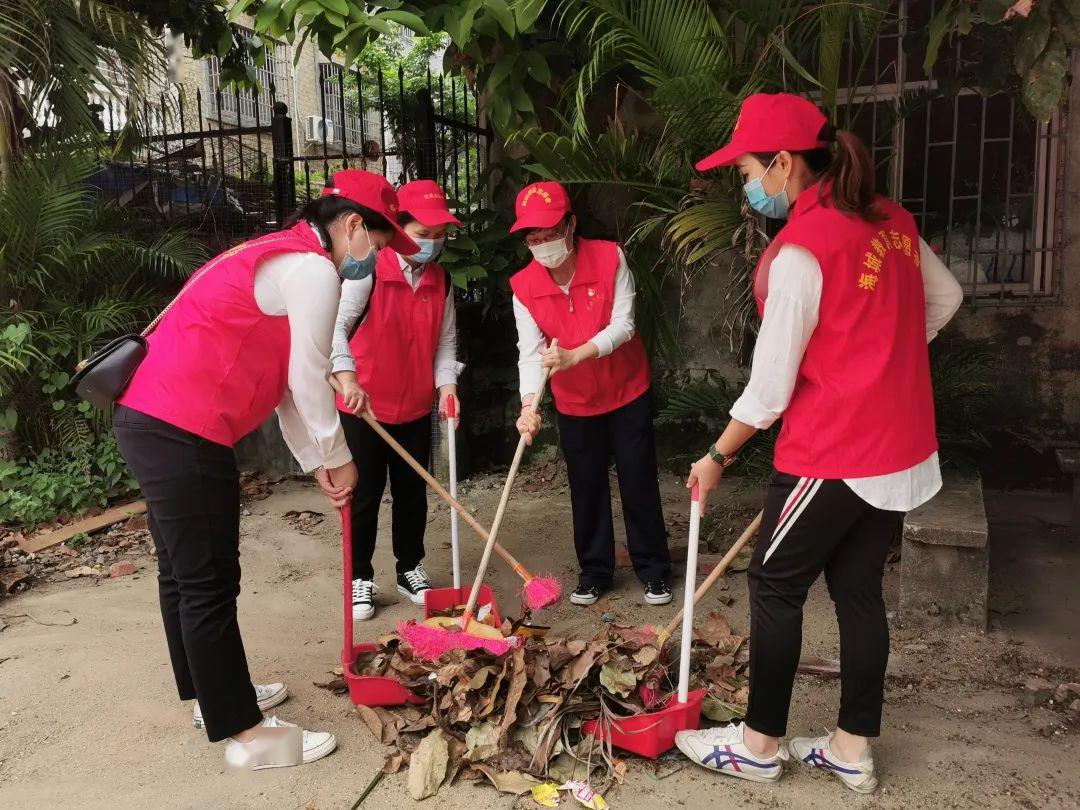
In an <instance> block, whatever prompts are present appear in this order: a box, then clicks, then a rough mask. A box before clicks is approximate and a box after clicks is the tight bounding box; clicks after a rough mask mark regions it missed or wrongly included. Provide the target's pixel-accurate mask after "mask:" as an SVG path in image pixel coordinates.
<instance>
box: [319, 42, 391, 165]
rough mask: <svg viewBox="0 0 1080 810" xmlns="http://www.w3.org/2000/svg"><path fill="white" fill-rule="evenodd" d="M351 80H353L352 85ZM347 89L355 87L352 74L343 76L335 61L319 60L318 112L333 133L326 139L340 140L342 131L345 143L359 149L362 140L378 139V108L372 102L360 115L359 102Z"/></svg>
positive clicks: (341, 69) (379, 124) (356, 149)
mask: <svg viewBox="0 0 1080 810" xmlns="http://www.w3.org/2000/svg"><path fill="white" fill-rule="evenodd" d="M350 81H351V82H353V85H352V87H351V88H350V87H349V83H350ZM350 89H352V90H356V85H355V74H352V73H350V75H349V76H346V75H345V73H344V68H342V66H341V65H339V64H337V63H335V62H320V63H319V93H320V96H321V98H320V102H319V104H320V107H319V111H320V115H321V116H322V117H323V118H325V119H326V120H328V121H330V122H331V124H332V125H331V127H329V129H328V133H329V132H333V138H329V137H328V138H327V140H331V141H336V142H338V143H340V142H341V137H342V133H343V132H344V134H345V144H346V146H347V147H348V148H350V149H353V150H355V151H359V150H360V147H361V145H362V144H363V143H364V141H365V140H370V139H373V138H374V139H376V140H377V139H378V137H379V127H380V126H381V125H382V124H381V121H380V118H379V111H378V109H375V108H374V107H373V106H372V105H368V109H365V110H363V115H362V116H361V108H360V104H359V103H358V102H357V97H356V96H355V95H354V94H353V93H351V92H349V91H350ZM343 93H344V103H343V102H342V99H343Z"/></svg>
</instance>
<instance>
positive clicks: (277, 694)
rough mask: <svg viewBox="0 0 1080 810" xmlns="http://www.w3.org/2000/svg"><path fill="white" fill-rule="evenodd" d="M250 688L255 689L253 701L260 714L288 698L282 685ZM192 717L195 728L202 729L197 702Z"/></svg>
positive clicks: (201, 718) (286, 689)
mask: <svg viewBox="0 0 1080 810" xmlns="http://www.w3.org/2000/svg"><path fill="white" fill-rule="evenodd" d="M252 686H254V687H255V700H257V701H258V703H259V711H261V712H265V711H266V710H267V709H272V708H274V707H275V706H277V705H279V704H281V703H284V702H285V698H287V697H288V696H289V688H288V687H287V686H285V684H283V683H267V684H258V683H256V684H252ZM194 715H195V716H194V723H195V728H204V727H205V726H206V723H204V722H203V716H202V709H201V708H199V701H197V700H196V701H195V711H194Z"/></svg>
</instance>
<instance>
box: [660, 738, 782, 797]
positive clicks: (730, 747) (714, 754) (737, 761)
mask: <svg viewBox="0 0 1080 810" xmlns="http://www.w3.org/2000/svg"><path fill="white" fill-rule="evenodd" d="M675 745H677V746H679V750H680V751H682V752H683V753H684V754H686V756H687V757H689V758H690V760H691V761H692V762H694V763H696V764H697V765H700V766H701V767H702V768H708V769H709V770H710V771H717V772H719V773H726V774H729V775H730V776H737V777H738V778H739V779H749V780H750V781H752V782H776V781H778V780H779V779H780V776H781V774H783V772H784V765H783V763H784V762H786V761H787V759H788V752H787V749H786V748H784V746H783V744H781V745H780V748H779V750H778V751H777V752H776V754H774V755H773V756H771V757H768V758H766V759H762V758H761V757H759V756H756V755H755V754H752V753H750V749H749V748H747V747H746V746H745V745H744V744H743V724H742V723H739V724H738V725H737V726H717V727H715V728H706V729H701V730H700V731H680V732H678V733H677V734H676V735H675Z"/></svg>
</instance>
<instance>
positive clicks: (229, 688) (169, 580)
mask: <svg viewBox="0 0 1080 810" xmlns="http://www.w3.org/2000/svg"><path fill="white" fill-rule="evenodd" d="M113 430H114V432H115V434H116V441H117V443H118V444H119V446H120V453H121V454H122V455H123V456H124V460H125V461H126V462H127V463H128V466H129V467H130V468H131V471H132V472H133V473H134V474H135V477H136V478H137V479H138V480H139V486H140V487H142V492H143V497H145V498H146V504H147V514H148V522H149V525H150V533H151V534H152V535H153V537H154V545H155V546H156V547H157V558H158V595H159V599H160V602H161V618H162V620H163V621H164V623H165V640H166V642H167V643H168V646H169V658H170V659H171V661H172V669H173V675H174V676H175V677H176V688H177V691H178V692H179V693H180V699H181V700H190V699H191V698H198V699H199V705H200V707H201V708H202V713H203V719H204V720H205V722H206V736H207V737H209V738H210V741H211V742H217V741H218V740H223V739H225V738H226V737H231V736H232V735H234V734H236V733H238V732H240V731H243V730H244V729H248V728H251V727H252V726H254V725H256V724H258V723H259V721H260V720H262V712H260V711H259V707H258V704H257V703H256V700H255V690H254V688H253V687H252V685H251V676H250V675H249V674H248V666H247V658H246V657H245V655H244V643H243V641H242V640H241V639H240V627H239V625H238V624H237V622H236V597H237V596H238V595H239V594H240V476H239V473H238V471H237V469H236V457H235V455H233V451H232V448H229V447H225V446H224V445H221V444H215V443H214V442H211V441H208V440H207V439H203V438H200V437H199V436H196V435H195V434H193V433H189V432H187V431H186V430H181V429H180V428H177V427H174V426H173V425H170V424H168V423H167V422H162V421H161V420H160V419H155V418H153V417H152V416H147V415H145V414H142V413H140V412H138V411H134V410H131V409H130V408H125V407H123V406H120V407H118V408H117V409H116V414H115V417H114V419H113Z"/></svg>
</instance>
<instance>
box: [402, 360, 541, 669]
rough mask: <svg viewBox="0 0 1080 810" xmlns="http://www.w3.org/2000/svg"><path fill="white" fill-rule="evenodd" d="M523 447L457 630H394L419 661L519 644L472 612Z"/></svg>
mask: <svg viewBox="0 0 1080 810" xmlns="http://www.w3.org/2000/svg"><path fill="white" fill-rule="evenodd" d="M556 345H558V341H552V342H551V346H552V347H555V346H556ZM550 377H551V369H545V371H544V376H543V379H541V381H540V388H539V389H538V390H537V392H536V395H535V396H534V397H533V401H532V404H531V405H530V410H531V412H532V413H533V414H535V413H536V412H537V411H538V410H539V408H540V403H541V401H542V400H543V398H544V391H545V390H546V389H547V383H548V379H549V378H550ZM526 445H527V442H526V437H525V436H524V435H523V436H521V438H520V439H519V440H518V445H517V450H515V452H514V460H513V462H512V463H511V464H510V472H509V473H508V474H507V476H506V483H505V484H504V485H503V491H502V497H501V498H500V499H499V507H498V509H497V510H496V512H495V520H494V521H493V522H492V524H491V532H490V534H489V535H488V539H487V543H486V544H485V545H484V553H483V555H482V556H481V557H480V566H479V567H478V568H477V571H476V577H475V579H474V580H473V585H472V590H471V591H470V592H469V599H468V601H467V602H466V603H465V612H464V613H462V614H461V619H460V620H458V627H457V628H454V627H452V623H453V622H454V621H455V620H454V619H450V620H449V621H446V620H445V619H441V618H432V619H428V620H426V621H424V622H421V623H420V624H417V623H415V622H408V623H403V624H401V625H400V626H399V627H398V632H400V633H401V637H402V638H403V639H404V640H405V641H406V642H408V643H409V645H410V646H411V647H412V648H413V651H414V652H416V654H417V655H419V656H420V657H422V658H425V659H427V660H436V659H438V658H439V657H441V656H442V655H443V654H444V653H446V652H449V651H450V650H453V649H464V650H473V649H478V648H482V649H484V650H487V651H488V652H490V653H492V654H495V655H500V654H502V653H505V652H508V651H510V650H511V649H513V648H514V647H516V646H517V645H518V644H519V643H520V641H519V640H518V639H516V638H513V637H511V638H503V637H502V634H501V633H498V634H497V637H493V636H492V634H491V632H490V631H491V630H492V628H489V627H487V626H486V625H482V624H480V623H479V622H475V621H473V615H474V614H473V611H474V610H475V609H476V600H477V599H478V598H479V596H480V586H481V585H482V584H483V582H484V575H485V574H486V573H487V568H488V564H489V563H490V562H491V552H492V551H493V550H494V547H495V541H496V538H497V537H498V535H499V529H500V528H501V527H502V521H503V516H504V515H505V514H506V505H507V503H508V502H509V501H510V491H511V489H512V488H513V486H514V479H515V478H516V477H517V472H518V469H519V468H520V467H521V461H522V459H523V458H524V456H525V447H526ZM496 633H497V631H496Z"/></svg>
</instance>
